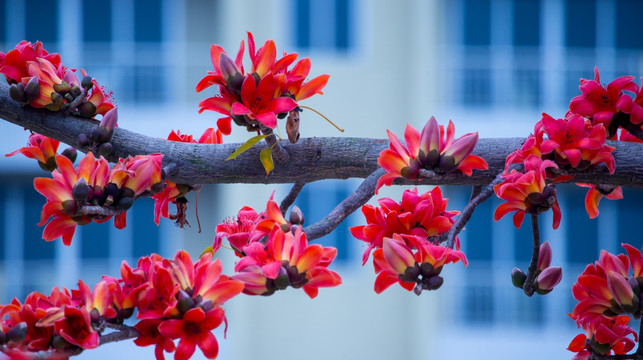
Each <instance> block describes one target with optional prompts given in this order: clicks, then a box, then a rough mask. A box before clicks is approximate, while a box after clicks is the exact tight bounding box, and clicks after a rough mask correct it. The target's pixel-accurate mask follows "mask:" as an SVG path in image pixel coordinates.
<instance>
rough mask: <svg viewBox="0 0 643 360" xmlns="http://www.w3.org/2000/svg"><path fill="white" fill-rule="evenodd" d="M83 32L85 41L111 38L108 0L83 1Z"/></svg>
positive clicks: (99, 40) (110, 15)
mask: <svg viewBox="0 0 643 360" xmlns="http://www.w3.org/2000/svg"><path fill="white" fill-rule="evenodd" d="M82 7H83V15H82V16H83V18H82V21H83V34H84V41H85V42H109V41H111V40H112V7H111V2H109V1H84V2H82Z"/></svg>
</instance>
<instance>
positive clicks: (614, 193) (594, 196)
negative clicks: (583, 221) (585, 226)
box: [576, 184, 623, 219]
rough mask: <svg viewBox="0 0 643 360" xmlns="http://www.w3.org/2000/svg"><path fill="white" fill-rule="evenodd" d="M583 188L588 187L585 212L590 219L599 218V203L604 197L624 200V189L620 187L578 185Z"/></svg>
mask: <svg viewBox="0 0 643 360" xmlns="http://www.w3.org/2000/svg"><path fill="white" fill-rule="evenodd" d="M576 185H579V186H583V187H588V188H589V190H587V195H585V210H586V211H587V215H589V218H590V219H594V218H596V217H597V216H598V202H599V201H601V199H602V198H603V197H605V198H607V199H610V200H620V199H622V198H623V189H621V187H620V186H617V187H612V186H609V185H594V184H576Z"/></svg>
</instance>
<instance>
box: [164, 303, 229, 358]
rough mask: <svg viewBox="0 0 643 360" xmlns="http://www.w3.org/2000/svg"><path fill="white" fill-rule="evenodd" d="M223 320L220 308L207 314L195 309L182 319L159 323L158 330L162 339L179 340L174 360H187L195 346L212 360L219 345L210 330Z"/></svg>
mask: <svg viewBox="0 0 643 360" xmlns="http://www.w3.org/2000/svg"><path fill="white" fill-rule="evenodd" d="M224 319H225V315H224V311H223V309H222V308H220V307H217V308H214V309H212V310H210V311H208V312H205V311H203V309H201V308H199V307H196V308H193V309H190V310H188V312H186V313H185V315H183V318H182V319H170V320H165V321H163V322H161V324H160V325H159V327H158V330H159V332H160V333H161V335H162V336H164V337H167V338H170V339H180V340H179V345H178V346H177V347H176V353H175V354H174V359H175V360H187V359H189V358H190V357H191V356H192V354H194V350H195V349H196V347H197V345H198V346H199V348H200V349H201V351H203V355H204V356H205V357H206V358H208V359H214V358H216V357H217V355H218V354H219V344H218V343H217V339H216V338H215V337H214V335H213V334H212V330H214V329H216V328H217V327H219V325H221V323H222V322H223V320H224ZM157 346H158V345H157ZM157 358H158V357H157Z"/></svg>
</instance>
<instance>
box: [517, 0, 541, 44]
mask: <svg viewBox="0 0 643 360" xmlns="http://www.w3.org/2000/svg"><path fill="white" fill-rule="evenodd" d="M513 5H514V6H513V13H514V14H513V15H514V16H513V43H514V45H515V46H538V45H540V1H539V0H516V1H514V4H513Z"/></svg>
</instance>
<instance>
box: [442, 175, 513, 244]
mask: <svg viewBox="0 0 643 360" xmlns="http://www.w3.org/2000/svg"><path fill="white" fill-rule="evenodd" d="M521 166H522V164H513V165H511V166H510V167H509V169H507V171H511V170H512V169H517V170H519V169H520V168H521ZM502 174H504V170H503V171H502V172H500V173H499V174H498V175H496V178H495V179H494V180H493V181H492V182H491V183H490V184H489V185H487V186H486V187H485V188H484V189H482V188H481V187H479V186H474V187H473V191H472V192H471V199H469V202H468V203H467V204H466V205H465V206H464V208H463V209H462V212H461V213H460V215H459V216H458V218H457V219H456V221H455V223H454V224H453V225H452V226H451V229H449V233H448V234H447V240H446V245H445V246H446V247H448V248H451V249H453V246H454V245H455V238H456V236H458V234H459V233H460V231H462V229H463V228H464V225H466V224H467V222H469V219H471V215H473V211H474V210H475V209H476V207H478V205H480V204H482V203H483V202H484V201H485V200H487V199H488V198H489V197H490V196H491V195H492V194H493V187H494V186H496V185H498V184H500V183H501V182H503V181H504V179H503V178H502ZM476 192H477V194H476Z"/></svg>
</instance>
